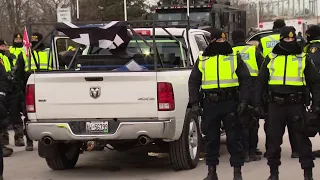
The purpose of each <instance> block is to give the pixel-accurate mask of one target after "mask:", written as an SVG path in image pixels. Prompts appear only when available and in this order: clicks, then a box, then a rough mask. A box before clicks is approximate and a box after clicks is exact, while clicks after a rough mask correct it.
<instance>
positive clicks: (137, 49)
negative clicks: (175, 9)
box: [77, 37, 187, 71]
mask: <svg viewBox="0 0 320 180" xmlns="http://www.w3.org/2000/svg"><path fill="white" fill-rule="evenodd" d="M144 38H145V39H146V41H147V42H148V43H149V44H150V45H153V40H152V38H151V37H144ZM177 39H178V40H179V41H176V40H173V39H171V38H170V37H156V39H155V41H156V46H157V49H158V52H159V54H160V57H161V59H162V63H161V62H159V61H158V63H157V67H158V68H177V67H185V66H186V64H185V63H186V58H187V54H186V51H185V50H184V48H183V45H182V44H185V42H184V38H183V37H177ZM126 51H127V52H128V54H129V55H130V58H121V57H116V56H115V55H113V54H112V53H111V52H110V51H109V50H107V49H101V48H98V47H91V48H89V50H88V52H87V55H82V56H80V57H78V62H77V63H78V64H80V67H81V68H80V70H108V71H117V70H121V71H122V70H126V69H127V68H126V67H127V64H128V63H132V62H133V63H134V64H135V66H137V65H139V66H140V67H141V70H142V71H148V70H154V68H155V63H154V54H155V53H154V52H153V50H152V49H151V48H150V47H149V46H148V45H146V44H145V43H144V42H143V40H141V39H133V40H131V41H130V42H129V44H128V46H127V49H126ZM78 66H79V65H78ZM127 70H128V69H127ZM129 71H130V69H129ZM134 71H135V70H134Z"/></svg>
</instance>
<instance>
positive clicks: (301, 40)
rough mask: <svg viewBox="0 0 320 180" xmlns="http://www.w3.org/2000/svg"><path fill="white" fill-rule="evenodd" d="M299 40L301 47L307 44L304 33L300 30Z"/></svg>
mask: <svg viewBox="0 0 320 180" xmlns="http://www.w3.org/2000/svg"><path fill="white" fill-rule="evenodd" d="M297 42H298V43H299V45H300V46H301V48H303V47H304V46H305V44H306V41H305V40H304V38H303V37H302V33H301V32H300V31H299V32H298V35H297Z"/></svg>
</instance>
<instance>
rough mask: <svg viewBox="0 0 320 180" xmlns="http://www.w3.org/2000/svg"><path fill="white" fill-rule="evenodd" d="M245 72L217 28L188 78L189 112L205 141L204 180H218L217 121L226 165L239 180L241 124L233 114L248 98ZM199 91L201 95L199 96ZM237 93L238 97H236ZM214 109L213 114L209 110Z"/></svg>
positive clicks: (242, 163)
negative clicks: (222, 132) (224, 137)
mask: <svg viewBox="0 0 320 180" xmlns="http://www.w3.org/2000/svg"><path fill="white" fill-rule="evenodd" d="M249 81H250V73H249V70H248V68H247V66H246V64H245V63H244V61H243V60H241V57H240V55H237V52H235V51H233V50H232V47H231V45H230V44H229V43H228V41H226V34H225V33H224V32H223V31H222V30H221V29H213V30H212V31H211V42H210V44H209V46H208V47H207V48H206V49H205V51H204V52H203V53H202V54H200V55H199V58H198V59H197V61H196V63H195V65H194V67H193V69H192V71H191V74H190V78H189V104H190V106H191V107H192V108H191V112H192V113H193V114H194V115H196V116H201V115H202V110H201V107H200V103H201V104H202V105H203V115H202V122H201V130H202V133H203V134H204V135H205V140H206V164H207V165H208V176H207V177H206V178H205V180H212V179H214V180H215V179H218V176H217V172H216V168H217V165H218V164H219V148H220V127H221V120H222V121H223V124H224V127H225V129H226V132H227V148H228V151H229V152H230V155H231V158H230V164H231V166H232V167H234V180H242V173H241V167H242V166H243V165H244V158H243V147H242V144H241V133H242V132H241V125H240V121H239V120H238V118H237V115H240V116H241V115H242V114H243V112H244V111H245V110H246V108H247V103H248V99H249V94H248V90H249ZM199 89H201V93H199ZM239 91H240V95H239ZM212 110H214V111H212Z"/></svg>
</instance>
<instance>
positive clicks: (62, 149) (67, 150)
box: [45, 143, 80, 170]
mask: <svg viewBox="0 0 320 180" xmlns="http://www.w3.org/2000/svg"><path fill="white" fill-rule="evenodd" d="M50 148H53V149H52V150H53V151H54V156H46V157H45V159H46V162H47V164H48V166H49V167H50V168H51V169H53V170H66V169H73V168H74V167H75V165H76V164H77V162H78V158H79V154H80V145H79V144H66V143H57V144H53V145H52V147H50Z"/></svg>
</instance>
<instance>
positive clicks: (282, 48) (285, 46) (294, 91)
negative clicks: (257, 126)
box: [255, 27, 320, 180]
mask: <svg viewBox="0 0 320 180" xmlns="http://www.w3.org/2000/svg"><path fill="white" fill-rule="evenodd" d="M295 37H296V35H295V29H294V28H293V27H284V28H282V30H281V40H280V42H279V43H278V44H277V45H276V46H275V47H274V49H273V51H272V53H271V54H269V56H268V57H267V58H266V59H265V61H264V63H263V64H262V66H261V69H260V73H259V76H258V78H259V79H258V82H259V86H258V88H257V94H256V97H255V100H256V101H257V102H260V104H261V99H260V97H261V94H262V92H263V91H264V90H268V95H269V101H268V123H267V126H268V127H267V137H268V139H269V140H268V149H267V159H268V165H269V167H270V172H271V175H270V177H269V180H278V179H279V177H278V174H279V170H278V167H279V166H280V164H281V161H280V155H281V144H282V137H283V134H284V132H285V127H286V125H288V124H289V123H288V122H291V123H292V124H293V127H295V128H294V130H295V133H294V135H295V138H296V140H297V145H298V151H299V161H300V163H301V167H302V169H304V172H305V180H312V168H313V167H314V163H313V160H314V157H313V154H312V149H311V148H312V144H311V142H310V140H309V138H308V137H307V135H306V134H305V133H303V132H302V131H300V128H301V126H302V125H301V124H303V122H304V120H303V116H304V114H305V112H306V108H305V103H306V100H305V97H306V90H307V86H309V87H310V88H311V92H312V98H313V104H314V105H319V103H320V79H319V76H318V72H317V69H316V67H315V66H314V64H313V63H312V61H311V60H310V59H309V58H308V57H307V56H306V55H305V54H303V53H302V51H301V47H300V46H299V44H298V43H297V42H296V39H295ZM288 39H289V40H288ZM289 41H290V42H289ZM307 95H309V94H307ZM258 104H259V103H258Z"/></svg>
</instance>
